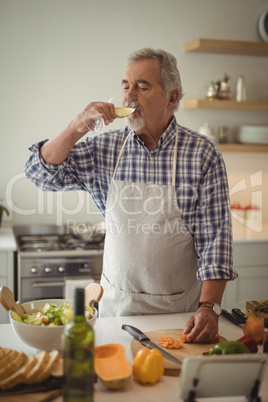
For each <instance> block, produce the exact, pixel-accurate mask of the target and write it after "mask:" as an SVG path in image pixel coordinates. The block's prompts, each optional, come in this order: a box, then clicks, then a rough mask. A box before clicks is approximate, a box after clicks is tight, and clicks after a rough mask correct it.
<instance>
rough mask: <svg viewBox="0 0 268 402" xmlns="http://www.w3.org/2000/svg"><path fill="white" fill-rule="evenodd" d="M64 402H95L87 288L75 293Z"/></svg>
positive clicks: (68, 335) (67, 329) (65, 343)
mask: <svg viewBox="0 0 268 402" xmlns="http://www.w3.org/2000/svg"><path fill="white" fill-rule="evenodd" d="M62 346H63V361H64V385H63V400H64V402H93V390H94V332H93V329H92V328H91V327H90V326H89V325H88V324H87V322H86V319H85V303H84V289H80V288H77V289H76V290H75V307H74V318H73V321H72V322H71V323H69V324H67V325H66V327H65V330H64V333H63V336H62Z"/></svg>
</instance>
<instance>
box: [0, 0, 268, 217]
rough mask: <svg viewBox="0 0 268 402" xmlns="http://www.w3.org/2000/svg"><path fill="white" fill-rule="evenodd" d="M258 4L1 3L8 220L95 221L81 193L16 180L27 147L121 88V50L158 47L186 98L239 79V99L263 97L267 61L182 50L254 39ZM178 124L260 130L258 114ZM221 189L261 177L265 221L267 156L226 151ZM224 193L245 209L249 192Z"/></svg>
mask: <svg viewBox="0 0 268 402" xmlns="http://www.w3.org/2000/svg"><path fill="white" fill-rule="evenodd" d="M267 7H268V1H267V0H254V1H253V0H165V1H155V0H135V2H133V1H130V0H114V1H111V0H98V1H95V0H46V1H45V0H43V1H42V0H23V1H22V0H0V51H1V75H0V88H1V100H0V102H1V104H0V113H1V116H0V119H1V130H0V133H1V134H0V135H1V148H0V153H1V154H0V155H1V159H0V160H1V169H0V198H6V197H7V201H8V202H9V203H10V201H12V202H13V203H14V207H13V212H12V217H11V220H10V221H9V222H8V221H7V224H9V223H14V224H28V223H29V224H30V223H58V224H61V223H62V221H66V220H67V219H69V218H71V219H72V218H74V219H75V220H76V221H78V222H79V221H95V220H99V219H100V216H99V213H98V211H97V209H96V207H95V206H94V204H93V202H92V201H91V200H90V197H89V196H86V195H85V194H83V193H64V194H63V193H57V194H52V193H41V192H40V191H38V190H37V189H36V188H35V186H34V185H33V184H32V183H30V182H29V181H28V180H26V179H25V178H23V169H24V164H25V161H26V159H27V158H28V156H29V151H28V147H29V146H30V145H31V144H32V143H35V142H37V141H39V140H41V139H44V138H51V137H52V136H54V135H56V134H57V133H58V132H59V131H60V130H61V129H62V128H64V127H65V126H66V125H67V124H68V123H69V121H70V120H71V119H72V118H73V117H74V116H75V115H76V114H78V113H79V112H80V111H81V110H82V109H83V108H84V107H85V106H86V105H87V104H88V103H89V102H90V101H93V100H108V99H109V98H110V97H111V96H112V95H113V94H114V93H115V92H117V91H118V90H119V89H120V82H121V78H122V74H123V71H124V66H125V61H126V58H127V56H128V55H129V53H131V52H132V51H134V50H136V49H139V48H142V47H147V46H149V47H153V48H164V49H165V50H167V51H169V52H171V53H173V54H174V55H175V56H176V57H177V59H178V66H179V69H180V72H181V78H182V82H183V88H184V92H185V99H186V98H189V99H190V98H203V97H204V96H205V87H206V86H207V85H208V84H209V83H210V82H211V81H212V80H213V81H216V80H218V79H219V78H222V77H223V75H224V73H228V74H229V75H230V76H231V78H232V89H233V91H234V89H235V84H236V80H237V78H238V76H239V75H240V74H243V75H244V76H245V78H246V82H247V93H248V99H250V100H268V74H267V71H268V58H267V57H266V58H265V57H249V56H234V55H212V54H193V53H185V52H184V43H185V42H188V41H191V40H193V39H195V38H198V37H202V38H215V39H236V40H248V41H258V40H260V37H259V35H258V30H257V21H258V17H259V15H260V13H261V12H262V11H263V10H264V9H266V8H267ZM176 117H177V119H178V121H179V122H180V124H182V125H185V126H189V127H190V128H192V129H198V128H199V127H200V126H201V125H202V124H203V123H204V122H205V121H207V122H209V124H210V125H211V126H212V127H213V128H214V129H215V130H216V129H217V127H218V126H220V125H228V126H229V127H230V129H231V132H232V133H235V131H236V129H237V127H238V125H239V124H264V125H267V124H268V115H267V112H260V111H257V112H251V111H249V112H244V111H238V112H237V111H211V110H183V109H181V110H180V111H179V112H178V113H177V114H176ZM224 158H225V160H226V165H227V169H228V176H229V181H230V187H231V188H232V187H233V186H234V185H235V184H236V183H239V182H240V181H241V180H242V179H244V178H245V179H246V181H247V182H249V179H250V176H251V175H252V174H254V173H255V172H257V171H262V185H260V186H259V190H260V191H261V192H262V197H263V206H264V214H263V216H264V219H265V220H268V162H267V154H265V153H264V154H225V155H224ZM249 187H250V186H248V188H247V190H246V192H245V191H241V192H238V193H236V194H235V195H234V196H233V199H234V200H238V201H240V202H242V203H244V202H246V203H248V202H249V201H250V199H251V189H250V188H249Z"/></svg>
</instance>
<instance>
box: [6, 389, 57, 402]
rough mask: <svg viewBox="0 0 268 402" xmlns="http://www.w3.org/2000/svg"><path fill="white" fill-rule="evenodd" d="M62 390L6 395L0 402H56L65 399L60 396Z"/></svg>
mask: <svg viewBox="0 0 268 402" xmlns="http://www.w3.org/2000/svg"><path fill="white" fill-rule="evenodd" d="M59 395H61V390H54V391H49V392H38V393H31V394H29V393H28V394H22V395H10V396H9V395H6V394H5V395H4V396H0V402H52V401H53V402H54V401H55V402H56V401H62V400H63V399H62V398H61V397H60V396H59Z"/></svg>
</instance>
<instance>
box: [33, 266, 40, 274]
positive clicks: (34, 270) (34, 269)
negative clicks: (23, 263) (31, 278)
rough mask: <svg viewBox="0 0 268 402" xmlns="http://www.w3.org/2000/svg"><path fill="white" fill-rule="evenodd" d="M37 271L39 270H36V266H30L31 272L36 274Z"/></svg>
mask: <svg viewBox="0 0 268 402" xmlns="http://www.w3.org/2000/svg"><path fill="white" fill-rule="evenodd" d="M38 271H39V270H38V268H36V267H32V268H31V273H32V274H37V273H38Z"/></svg>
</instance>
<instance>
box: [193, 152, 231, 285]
mask: <svg viewBox="0 0 268 402" xmlns="http://www.w3.org/2000/svg"><path fill="white" fill-rule="evenodd" d="M203 157H204V160H203V162H204V163H203V166H204V176H203V183H202V185H201V187H200V189H199V191H200V192H199V202H198V206H197V211H196V225H195V232H194V243H195V249H196V252H197V257H198V267H199V269H198V271H197V279H198V280H199V281H205V280H211V279H226V280H234V279H235V278H237V277H238V274H237V273H236V272H235V271H234V270H233V236H232V220H231V209H230V200H229V186H228V178H227V173H226V168H225V164H224V161H223V158H222V155H221V153H220V152H218V154H217V156H216V157H215V152H214V157H213V158H212V157H210V156H209V155H208V154H207V155H206V153H205V152H204V156H203Z"/></svg>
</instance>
